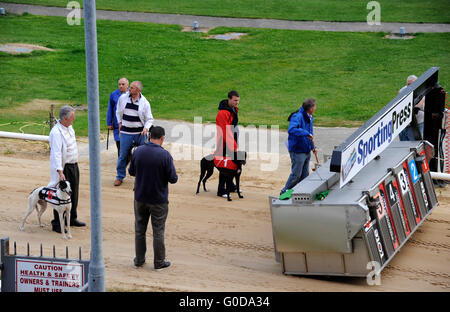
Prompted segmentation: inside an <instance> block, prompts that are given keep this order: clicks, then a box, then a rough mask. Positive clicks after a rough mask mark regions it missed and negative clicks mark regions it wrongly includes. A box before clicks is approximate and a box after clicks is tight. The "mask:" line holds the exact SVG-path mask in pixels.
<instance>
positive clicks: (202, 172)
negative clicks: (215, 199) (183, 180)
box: [195, 157, 206, 194]
mask: <svg viewBox="0 0 450 312" xmlns="http://www.w3.org/2000/svg"><path fill="white" fill-rule="evenodd" d="M205 162H206V159H205V158H204V157H203V158H202V160H200V178H199V179H198V184H197V192H196V193H195V194H198V193H200V183H201V182H202V179H203V177H204V176H205V173H206V163H205Z"/></svg>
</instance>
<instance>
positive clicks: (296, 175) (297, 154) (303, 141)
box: [280, 98, 317, 194]
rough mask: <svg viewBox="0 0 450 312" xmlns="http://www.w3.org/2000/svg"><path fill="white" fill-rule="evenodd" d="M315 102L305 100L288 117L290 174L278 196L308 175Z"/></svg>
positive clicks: (312, 140)
mask: <svg viewBox="0 0 450 312" xmlns="http://www.w3.org/2000/svg"><path fill="white" fill-rule="evenodd" d="M316 103H317V102H316V100H315V99H312V98H308V99H306V100H305V101H304V102H303V104H302V107H300V109H299V110H298V111H296V112H294V113H292V114H291V116H289V118H288V120H289V128H288V134H289V136H288V150H289V155H290V156H291V168H292V169H291V170H292V172H291V174H290V175H289V178H288V180H287V182H286V185H285V186H284V188H283V189H282V190H281V192H280V194H283V193H284V192H285V191H287V190H289V189H291V188H293V187H294V186H295V185H297V183H299V182H300V181H302V180H303V179H304V178H306V177H307V176H308V175H309V160H310V159H311V151H313V150H315V147H314V132H313V120H314V117H313V114H314V112H315V110H316V107H317V104H316Z"/></svg>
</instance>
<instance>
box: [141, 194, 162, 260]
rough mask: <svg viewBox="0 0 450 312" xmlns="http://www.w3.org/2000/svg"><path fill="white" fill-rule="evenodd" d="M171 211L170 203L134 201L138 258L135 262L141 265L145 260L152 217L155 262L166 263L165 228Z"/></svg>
mask: <svg viewBox="0 0 450 312" xmlns="http://www.w3.org/2000/svg"><path fill="white" fill-rule="evenodd" d="M168 212H169V204H154V205H151V204H146V203H142V202H138V201H136V200H135V201H134V218H135V223H134V230H135V247H136V258H135V264H137V265H140V264H142V263H144V262H145V253H146V251H147V242H146V238H145V233H146V232H147V225H148V221H149V219H150V217H151V222H152V229H153V263H154V265H155V267H158V266H161V265H163V264H164V260H165V259H166V247H165V245H164V230H165V228H166V219H167V214H168Z"/></svg>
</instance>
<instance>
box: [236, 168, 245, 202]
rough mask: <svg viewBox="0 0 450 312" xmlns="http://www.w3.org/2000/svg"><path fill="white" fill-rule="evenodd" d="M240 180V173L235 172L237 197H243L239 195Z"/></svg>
mask: <svg viewBox="0 0 450 312" xmlns="http://www.w3.org/2000/svg"><path fill="white" fill-rule="evenodd" d="M240 181H241V173H240V172H239V173H237V174H236V191H237V193H238V196H239V198H244V196H242V195H241V187H240V185H239V184H240Z"/></svg>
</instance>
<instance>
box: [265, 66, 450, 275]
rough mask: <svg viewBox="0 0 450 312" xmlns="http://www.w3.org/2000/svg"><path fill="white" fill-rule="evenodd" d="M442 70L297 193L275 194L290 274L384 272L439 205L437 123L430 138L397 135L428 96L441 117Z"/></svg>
mask: <svg viewBox="0 0 450 312" xmlns="http://www.w3.org/2000/svg"><path fill="white" fill-rule="evenodd" d="M437 71H438V68H431V69H430V70H428V71H427V72H426V73H425V74H424V75H422V76H421V77H420V78H419V79H418V80H416V82H415V83H413V84H412V85H411V86H410V87H408V88H407V90H406V91H405V92H402V93H400V94H399V95H398V96H397V97H396V98H395V99H394V100H392V101H391V103H389V104H388V105H387V106H386V107H384V108H383V109H382V110H381V111H380V112H378V113H377V114H376V115H375V116H374V117H373V118H372V119H371V120H369V121H368V122H367V123H366V124H364V125H363V126H362V127H361V128H360V129H358V130H357V131H356V132H355V133H354V134H353V135H351V136H350V137H349V138H348V139H347V140H346V141H345V142H344V143H343V144H342V145H340V146H339V147H337V148H336V149H335V150H334V152H333V156H332V158H331V159H330V160H328V161H327V162H326V163H325V164H323V165H322V166H321V167H319V168H318V169H317V170H316V171H314V172H313V173H312V174H310V175H309V176H308V177H307V178H306V179H304V180H303V181H301V182H300V183H298V184H297V185H296V186H295V187H294V188H293V191H292V195H291V198H289V199H287V200H286V199H285V200H280V199H279V198H277V197H269V205H270V212H271V219H272V230H273V240H274V247H275V257H276V260H277V261H278V262H280V263H281V266H282V271H283V273H285V274H296V275H335V276H361V277H366V276H368V274H369V273H370V272H374V271H375V274H380V272H381V271H382V270H383V269H384V268H385V267H386V265H387V264H388V263H389V262H390V261H391V260H392V259H393V257H394V256H395V255H396V254H397V252H398V251H399V250H400V249H401V248H402V246H403V245H404V244H405V243H406V241H407V240H408V239H409V238H410V237H411V236H412V235H413V233H414V232H415V231H416V230H417V229H418V228H419V226H420V225H421V224H422V223H423V221H424V220H425V218H426V217H427V216H428V215H429V214H430V213H431V212H432V211H433V209H434V208H435V207H436V206H437V205H438V201H437V197H436V193H435V190H434V185H433V181H432V178H431V174H430V166H429V164H430V162H432V160H433V159H434V158H435V154H436V153H435V146H434V145H433V144H431V143H430V142H429V139H430V138H431V139H433V137H432V131H431V128H432V127H434V126H435V125H433V126H431V125H430V124H429V123H428V125H427V124H425V133H424V137H425V140H424V139H422V138H421V140H418V141H398V140H395V138H396V136H398V134H399V133H400V132H401V131H402V130H403V129H404V128H405V127H406V126H408V125H413V124H414V122H415V117H414V114H413V110H412V108H413V106H414V105H416V104H417V103H418V102H419V101H420V100H421V98H422V97H423V95H426V94H428V96H427V97H426V108H428V112H425V115H426V118H427V117H428V118H434V120H433V121H434V122H436V118H438V117H439V115H436V114H435V115H431V112H432V110H433V109H435V110H436V105H440V107H442V111H443V110H444V106H443V105H445V103H444V101H442V102H441V101H440V100H439V101H436V99H441V98H442V97H437V96H433V95H432V94H431V93H432V92H433V91H434V92H441V90H442V88H440V87H439V86H438V85H437ZM424 85H425V87H424ZM418 92H420V94H417V93H418ZM433 101H435V102H433ZM436 103H437V104H436ZM441 118H442V116H441ZM440 121H442V120H440ZM419 133H420V132H418V131H417V134H419ZM427 135H428V137H427Z"/></svg>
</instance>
